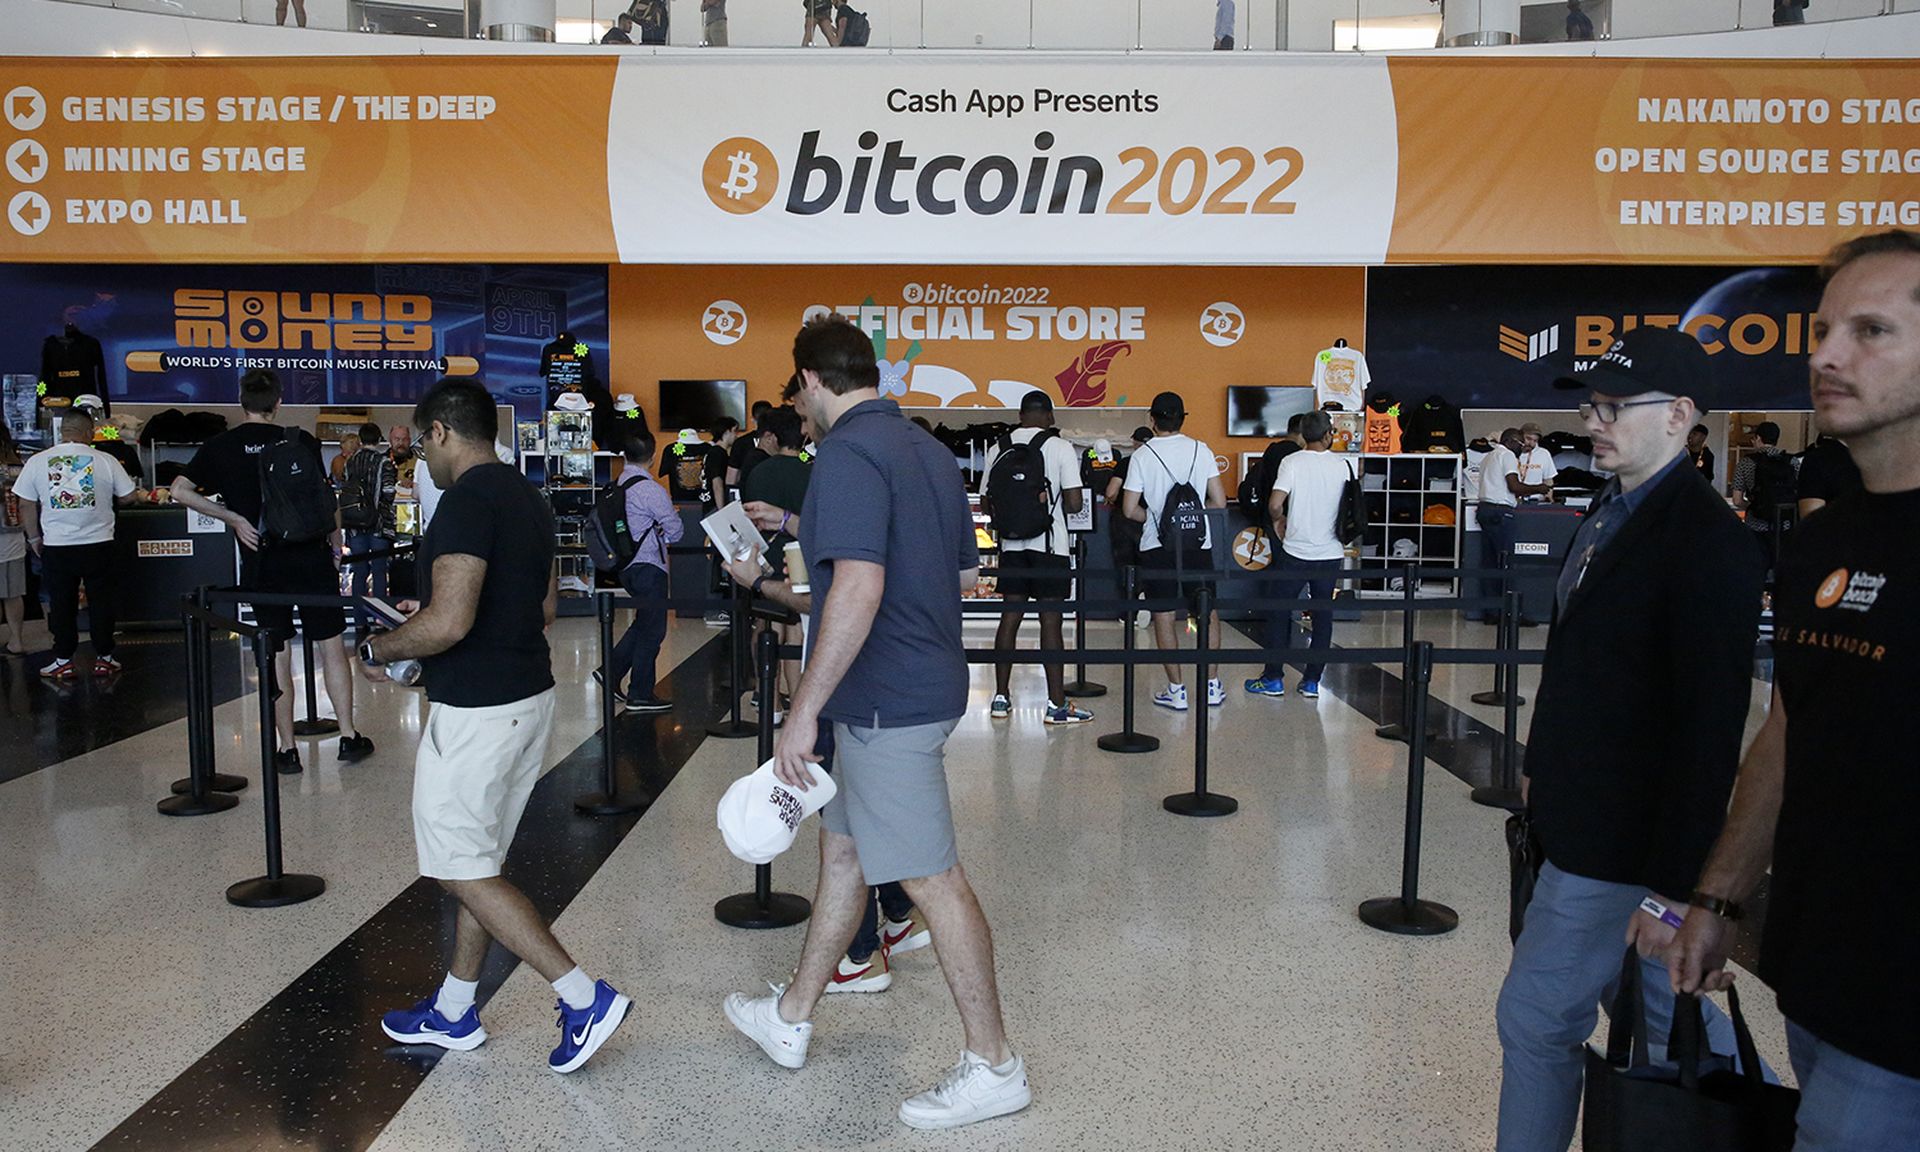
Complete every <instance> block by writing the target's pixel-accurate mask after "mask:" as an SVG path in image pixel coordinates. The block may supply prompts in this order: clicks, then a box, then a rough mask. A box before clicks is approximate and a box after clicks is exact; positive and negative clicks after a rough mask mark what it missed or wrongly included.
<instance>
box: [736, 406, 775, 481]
mask: <svg viewBox="0 0 1920 1152" xmlns="http://www.w3.org/2000/svg"><path fill="white" fill-rule="evenodd" d="M771 411H773V405H772V403H770V402H768V401H766V400H755V401H754V402H753V411H752V413H751V414H750V415H749V417H748V421H747V422H748V423H750V424H752V425H753V435H751V436H736V437H734V441H733V448H732V449H731V450H730V451H728V453H727V487H729V488H744V487H745V486H746V482H747V473H749V472H751V471H753V470H754V468H755V467H756V466H758V465H759V464H760V462H761V461H763V460H765V459H767V453H766V450H765V449H764V448H762V447H761V446H760V439H761V437H763V436H765V435H766V434H767V425H766V417H767V413H769V412H771Z"/></svg>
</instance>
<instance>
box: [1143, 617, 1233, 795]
mask: <svg viewBox="0 0 1920 1152" xmlns="http://www.w3.org/2000/svg"><path fill="white" fill-rule="evenodd" d="M1193 607H1194V612H1195V614H1196V615H1197V616H1198V617H1199V627H1198V628H1197V629H1196V633H1197V635H1198V637H1199V639H1198V641H1197V642H1196V643H1195V644H1194V654H1193V686H1194V688H1195V692H1194V693H1192V694H1191V695H1190V697H1189V698H1190V699H1192V700H1193V703H1191V704H1190V705H1189V707H1190V708H1191V709H1192V711H1193V713H1195V714H1196V718H1195V720H1194V724H1193V791H1191V792H1176V793H1174V794H1173V795H1172V796H1169V797H1167V798H1166V799H1165V800H1162V801H1161V802H1160V806H1161V807H1162V808H1165V809H1166V810H1167V811H1169V812H1173V813H1175V814H1177V815H1180V816H1231V815H1233V814H1234V813H1235V812H1238V811H1239V810H1240V801H1238V800H1235V799H1234V798H1233V797H1231V796H1223V795H1221V794H1220V793H1218V792H1209V791H1207V721H1208V719H1209V718H1210V717H1209V716H1208V712H1209V711H1210V709H1209V708H1208V706H1207V665H1208V663H1209V662H1210V661H1209V658H1210V657H1211V655H1212V652H1213V649H1212V647H1211V645H1210V644H1209V642H1208V641H1209V639H1210V638H1209V636H1208V631H1209V629H1208V626H1207V622H1208V621H1209V620H1210V619H1212V617H1213V590H1212V589H1211V588H1206V587H1202V588H1201V589H1200V590H1199V591H1198V592H1197V593H1195V594H1194V598H1193Z"/></svg>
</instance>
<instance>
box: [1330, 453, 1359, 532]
mask: <svg viewBox="0 0 1920 1152" xmlns="http://www.w3.org/2000/svg"><path fill="white" fill-rule="evenodd" d="M1347 472H1348V476H1347V482H1346V483H1345V484H1342V485H1341V486H1340V512H1339V514H1338V515H1337V516H1336V517H1335V518H1334V521H1333V534H1334V537H1335V538H1336V539H1338V540H1339V541H1340V543H1342V544H1351V543H1353V542H1354V541H1355V540H1358V539H1360V534H1361V533H1363V532H1365V531H1366V530H1367V508H1366V495H1365V488H1364V487H1363V486H1362V485H1361V483H1360V473H1359V472H1358V471H1356V470H1355V469H1354V467H1353V465H1351V464H1349V465H1347Z"/></svg>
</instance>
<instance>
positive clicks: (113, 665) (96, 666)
mask: <svg viewBox="0 0 1920 1152" xmlns="http://www.w3.org/2000/svg"><path fill="white" fill-rule="evenodd" d="M119 671H120V661H118V660H115V659H114V658H113V657H111V656H102V657H100V658H99V659H97V660H95V661H94V662H93V674H94V675H95V676H112V675H114V674H115V673H117V672H119Z"/></svg>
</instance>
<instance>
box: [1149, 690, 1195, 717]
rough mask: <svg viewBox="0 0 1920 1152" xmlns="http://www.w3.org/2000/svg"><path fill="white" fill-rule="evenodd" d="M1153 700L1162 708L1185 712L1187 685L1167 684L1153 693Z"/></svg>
mask: <svg viewBox="0 0 1920 1152" xmlns="http://www.w3.org/2000/svg"><path fill="white" fill-rule="evenodd" d="M1153 702H1154V703H1155V704H1158V705H1160V707H1162V708H1171V709H1173V710H1174V711H1175V712H1185V711H1186V710H1187V686H1186V685H1185V684H1169V685H1167V686H1166V687H1165V688H1162V689H1161V690H1160V691H1159V692H1158V693H1156V694H1155V695H1154V697H1153Z"/></svg>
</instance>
